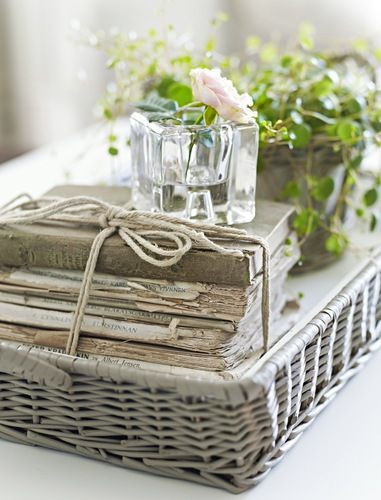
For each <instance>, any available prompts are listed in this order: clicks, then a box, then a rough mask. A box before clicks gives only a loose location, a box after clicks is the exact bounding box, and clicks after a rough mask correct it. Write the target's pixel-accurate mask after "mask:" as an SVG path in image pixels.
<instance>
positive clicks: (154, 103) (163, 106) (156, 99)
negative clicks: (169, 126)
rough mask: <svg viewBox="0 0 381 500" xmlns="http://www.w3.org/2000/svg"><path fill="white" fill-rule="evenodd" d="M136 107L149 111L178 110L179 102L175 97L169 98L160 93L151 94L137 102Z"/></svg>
mask: <svg viewBox="0 0 381 500" xmlns="http://www.w3.org/2000/svg"><path fill="white" fill-rule="evenodd" d="M135 107H136V108H138V109H140V110H142V111H147V112H157V113H160V112H168V111H173V112H174V111H177V109H178V104H177V102H176V101H174V100H173V99H167V98H165V97H160V96H158V95H151V96H149V97H148V98H147V99H146V100H145V101H140V102H137V103H135Z"/></svg>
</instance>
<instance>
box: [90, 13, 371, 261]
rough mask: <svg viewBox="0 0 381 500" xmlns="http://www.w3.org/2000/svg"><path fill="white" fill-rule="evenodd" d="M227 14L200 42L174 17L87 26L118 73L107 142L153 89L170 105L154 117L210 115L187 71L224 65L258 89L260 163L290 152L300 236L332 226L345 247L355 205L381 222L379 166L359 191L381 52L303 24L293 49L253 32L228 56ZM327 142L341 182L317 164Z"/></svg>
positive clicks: (107, 105) (332, 244) (331, 239)
mask: <svg viewBox="0 0 381 500" xmlns="http://www.w3.org/2000/svg"><path fill="white" fill-rule="evenodd" d="M226 20H227V18H226V15H224V14H220V15H218V16H217V17H216V19H215V20H214V21H213V22H212V25H213V32H212V34H211V36H210V38H209V39H208V40H207V42H206V44H205V45H204V47H202V48H201V49H200V50H197V49H195V44H194V43H193V41H192V40H191V39H190V38H186V37H184V36H178V35H176V33H175V31H174V29H173V27H169V29H167V30H166V31H165V35H161V34H160V33H159V32H158V31H156V30H150V31H149V32H148V33H147V34H146V35H145V36H143V37H138V36H136V35H135V34H124V33H111V34H109V35H106V34H105V33H102V32H100V33H95V34H94V33H87V34H86V35H85V40H86V41H88V42H90V44H91V45H93V46H95V47H96V48H97V49H99V50H101V51H102V52H104V53H105V54H106V55H107V58H108V61H107V67H108V68H109V69H110V70H112V71H113V72H114V76H115V85H114V86H113V87H112V89H111V90H109V91H108V92H107V93H106V95H105V96H104V97H103V99H102V100H101V101H100V106H101V109H102V115H103V117H104V118H105V119H106V120H107V121H108V122H109V124H110V135H109V139H110V145H109V152H110V154H112V155H115V154H118V149H117V147H116V146H115V139H116V137H115V134H114V132H113V123H114V122H115V120H116V119H117V118H118V117H119V116H121V115H123V114H125V112H126V109H127V108H128V107H129V106H130V103H131V102H136V101H140V102H141V101H143V102H145V103H147V98H148V99H151V104H152V102H153V101H152V100H155V99H156V103H157V102H158V101H157V99H164V100H166V101H167V103H166V104H165V105H163V102H164V101H161V105H159V106H158V107H156V108H155V109H154V108H151V111H150V113H151V118H152V119H155V118H156V119H160V120H172V121H173V122H176V120H179V121H178V123H180V121H184V120H188V121H189V122H191V121H192V120H193V121H197V120H198V123H204V124H207V122H208V121H209V119H212V115H210V116H209V115H208V113H209V112H207V113H205V111H206V110H205V108H204V109H197V108H196V109H193V110H189V107H192V106H189V104H190V103H191V101H192V93H191V89H190V87H189V85H188V83H187V82H188V75H189V71H190V69H191V68H194V67H203V68H212V67H215V66H218V67H220V68H221V69H222V71H223V72H224V74H225V75H226V76H227V77H228V78H230V79H231V80H232V81H233V82H234V84H235V85H236V87H237V88H238V89H239V90H240V91H242V90H247V89H248V88H249V89H250V92H251V95H252V97H253V100H254V104H255V108H256V109H257V111H258V123H259V126H260V159H262V160H264V161H262V162H260V165H259V166H260V168H266V163H267V168H269V167H271V165H269V162H268V161H267V162H266V155H267V154H268V153H269V152H270V151H272V150H279V151H285V152H288V153H287V158H288V160H287V162H288V167H289V170H290V172H289V177H290V178H289V181H288V182H287V183H286V184H285V185H284V187H283V190H282V192H281V193H280V197H281V198H282V199H287V200H291V201H292V202H293V203H294V204H295V205H296V209H297V216H296V218H295V222H294V226H295V229H296V231H297V232H298V234H299V236H300V238H301V240H302V241H304V240H305V239H306V238H308V237H309V236H311V235H312V234H313V233H314V232H316V231H318V230H319V229H320V230H324V231H325V247H326V250H327V251H328V252H330V253H331V254H334V255H340V254H341V253H342V252H343V250H344V249H345V248H346V246H347V245H348V242H349V238H348V236H347V234H346V232H345V228H344V224H343V216H344V214H345V212H346V210H347V208H348V207H350V208H351V209H353V211H354V212H355V213H356V215H357V216H358V217H360V218H361V219H364V220H367V221H368V224H369V228H370V230H374V229H375V228H376V226H377V218H378V215H377V211H376V210H375V209H374V208H375V206H376V203H377V200H378V198H379V196H380V190H381V187H380V185H381V181H380V173H379V172H378V173H377V172H376V173H373V174H372V179H371V183H370V185H369V186H368V187H367V188H366V190H365V192H363V193H362V194H361V195H360V196H357V197H354V196H353V192H354V191H355V189H354V188H356V190H357V191H358V186H359V184H360V182H359V181H360V179H361V176H362V169H361V164H362V160H363V158H364V155H365V154H366V152H367V149H368V147H369V146H370V145H371V144H373V145H375V146H377V147H379V146H380V144H381V99H380V88H379V87H378V86H377V85H376V83H375V78H374V62H375V61H376V60H377V58H378V59H379V60H380V59H381V52H380V50H371V48H370V47H369V46H368V45H367V44H366V43H365V42H364V41H356V43H355V44H354V47H353V48H352V49H351V51H350V52H351V53H349V54H344V55H337V54H334V53H331V52H327V51H324V52H323V51H317V50H315V49H314V40H313V28H312V27H311V26H309V25H303V26H301V28H300V31H299V37H298V44H297V47H296V48H295V49H294V50H291V51H287V52H284V51H283V50H281V49H280V48H279V46H277V45H276V44H274V43H272V42H270V43H262V42H261V40H260V39H259V38H258V37H256V36H251V37H250V38H249V39H248V40H247V44H246V54H245V55H241V56H240V57H237V56H225V55H221V54H220V53H219V52H218V51H217V48H216V47H217V37H216V31H215V28H217V27H218V26H219V25H220V24H221V23H222V22H225V21H226ZM142 61H144V64H142ZM168 106H169V107H171V109H170V108H168ZM183 111H186V113H183ZM155 113H156V116H155ZM322 150H326V151H327V152H328V159H329V162H328V163H329V164H332V166H336V165H337V164H339V163H342V164H343V166H344V176H343V178H342V179H341V181H340V182H339V183H338V180H337V179H336V178H335V176H334V175H332V173H331V172H330V169H329V168H326V169H325V171H324V173H322V172H320V171H319V170H318V169H316V161H317V152H319V151H322ZM296 156H297V158H298V162H297V166H295V164H294V162H293V158H294V157H296ZM325 158H327V155H326V157H325ZM287 162H286V163H287ZM333 193H335V196H337V200H336V203H335V209H334V210H333V212H331V213H327V210H326V203H327V201H329V200H330V199H331V196H333Z"/></svg>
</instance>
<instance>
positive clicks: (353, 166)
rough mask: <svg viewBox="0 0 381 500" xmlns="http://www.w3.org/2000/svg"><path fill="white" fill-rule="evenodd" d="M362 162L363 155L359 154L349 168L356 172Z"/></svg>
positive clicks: (351, 161) (352, 160)
mask: <svg viewBox="0 0 381 500" xmlns="http://www.w3.org/2000/svg"><path fill="white" fill-rule="evenodd" d="M361 162H362V155H361V154H359V155H357V156H355V157H354V158H352V159H351V160H350V162H349V166H350V167H351V168H353V169H355V170H356V169H357V168H358V167H359V166H360V165H361Z"/></svg>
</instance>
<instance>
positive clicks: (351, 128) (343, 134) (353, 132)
mask: <svg viewBox="0 0 381 500" xmlns="http://www.w3.org/2000/svg"><path fill="white" fill-rule="evenodd" d="M337 135H338V136H339V138H340V139H341V140H342V141H343V142H344V143H352V142H353V140H354V139H356V138H359V136H360V131H359V125H358V123H357V122H354V121H352V120H345V119H344V120H340V121H339V123H338V125H337Z"/></svg>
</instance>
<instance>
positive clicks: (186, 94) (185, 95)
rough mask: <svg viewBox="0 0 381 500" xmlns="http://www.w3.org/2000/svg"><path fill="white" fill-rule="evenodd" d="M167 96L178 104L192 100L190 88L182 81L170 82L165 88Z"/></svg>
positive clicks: (184, 103) (183, 104)
mask: <svg viewBox="0 0 381 500" xmlns="http://www.w3.org/2000/svg"><path fill="white" fill-rule="evenodd" d="M167 97H169V98H170V99H172V100H173V101H176V102H177V104H178V105H179V106H185V105H186V104H189V103H190V102H192V100H193V94H192V89H191V88H190V87H189V86H188V85H184V84H183V83H176V82H175V83H172V85H170V86H169V88H168V90H167Z"/></svg>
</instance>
